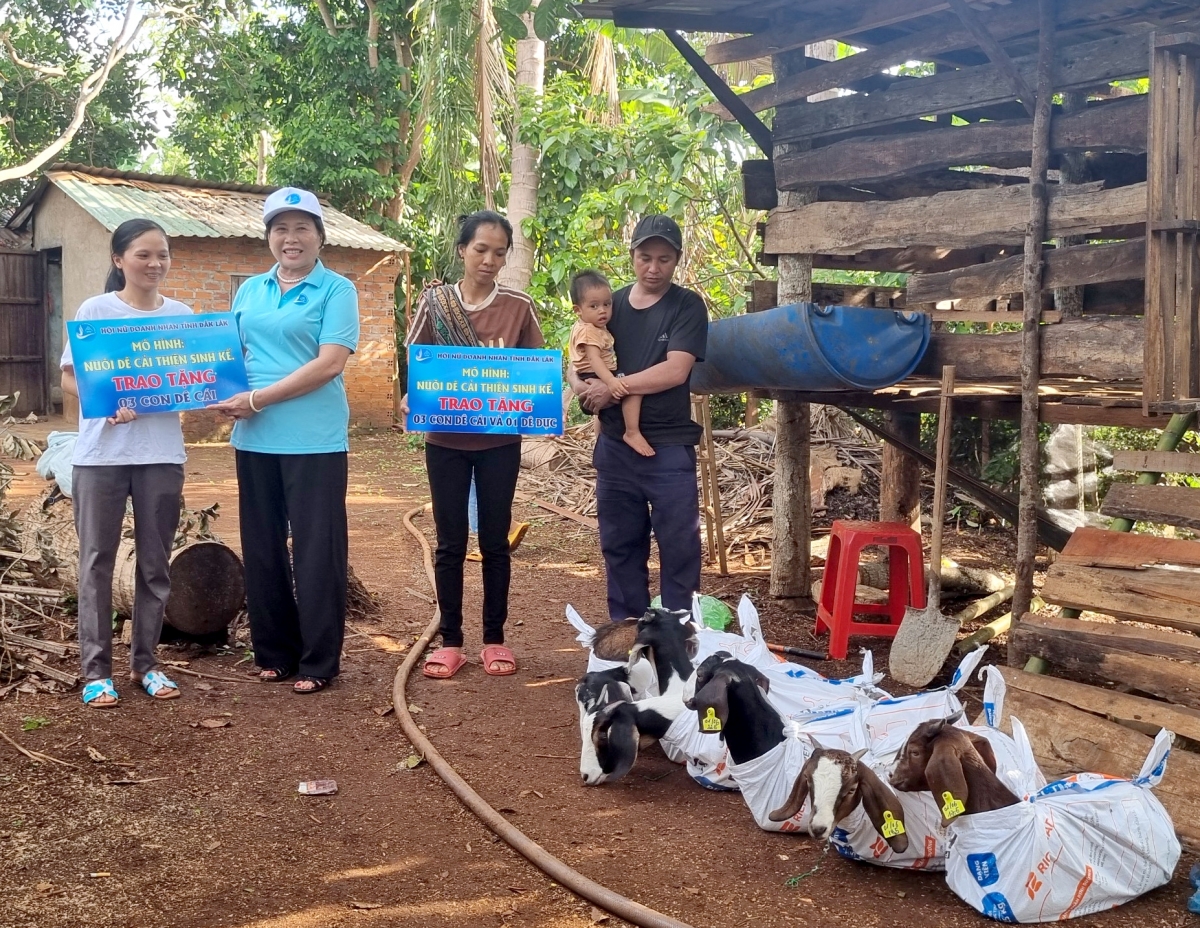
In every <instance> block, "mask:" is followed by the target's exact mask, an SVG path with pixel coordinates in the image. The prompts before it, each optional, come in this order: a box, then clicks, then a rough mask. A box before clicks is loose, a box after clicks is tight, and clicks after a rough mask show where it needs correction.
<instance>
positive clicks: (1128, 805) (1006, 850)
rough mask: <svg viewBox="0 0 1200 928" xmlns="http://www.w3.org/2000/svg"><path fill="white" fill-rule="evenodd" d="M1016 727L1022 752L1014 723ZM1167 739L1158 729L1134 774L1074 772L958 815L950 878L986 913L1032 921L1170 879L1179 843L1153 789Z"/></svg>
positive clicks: (1122, 897) (1086, 910)
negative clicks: (1016, 797) (1014, 800)
mask: <svg viewBox="0 0 1200 928" xmlns="http://www.w3.org/2000/svg"><path fill="white" fill-rule="evenodd" d="M1012 726H1013V734H1014V737H1016V739H1017V740H1018V742H1023V744H1024V747H1025V749H1028V743H1029V742H1028V738H1027V737H1026V735H1025V730H1024V728H1022V727H1021V725H1020V722H1018V721H1017V720H1016V719H1015V718H1014V719H1013V720H1012ZM1173 739H1174V735H1172V734H1171V733H1170V732H1168V731H1166V730H1165V729H1164V730H1162V731H1160V732H1159V733H1158V737H1156V738H1155V739H1154V746H1153V747H1152V748H1151V750H1150V753H1149V755H1148V756H1147V757H1146V760H1145V762H1144V763H1143V764H1142V769H1141V772H1140V773H1139V774H1138V776H1137V778H1136V779H1133V780H1123V779H1117V778H1113V777H1107V776H1103V775H1101V774H1095V773H1080V774H1076V775H1074V776H1070V777H1067V778H1066V779H1063V780H1059V781H1057V782H1055V783H1051V784H1049V785H1048V786H1046V787H1045V788H1044V789H1042V790H1041V791H1040V792H1038V793H1036V794H1035V795H1034V796H1032V797H1031V798H1030V799H1028V800H1026V801H1022V802H1020V803H1018V804H1017V805H1014V806H1008V807H1007V808H1003V809H996V810H994V811H991V812H981V813H977V814H975V815H963V816H960V817H958V818H956V819H955V820H954V821H953V822H952V823H951V826H950V827H951V831H952V833H953V841H952V843H951V848H950V854H949V856H948V859H947V866H946V883H947V884H948V885H949V886H950V889H951V890H952V891H953V892H954V894H955V895H956V896H958V897H959V898H960V899H962V900H963V901H964V902H966V903H967V904H968V905H970V906H971V907H973V908H974V909H975V910H976V911H978V912H981V913H982V914H983V915H986V916H987V917H988V918H992V919H994V920H996V921H1001V922H1014V923H1029V922H1047V921H1063V920H1065V919H1068V918H1076V917H1078V916H1080V915H1088V914H1090V913H1093V912H1101V911H1106V910H1108V909H1111V908H1113V907H1115V906H1118V905H1121V904H1122V903H1125V902H1128V901H1129V900H1131V899H1135V898H1137V897H1138V896H1140V895H1142V894H1143V893H1146V892H1148V891H1150V890H1152V889H1154V888H1155V887H1158V886H1162V885H1163V884H1165V883H1167V882H1169V881H1170V879H1171V876H1172V874H1173V873H1174V870H1175V865H1176V864H1177V863H1178V861H1179V854H1180V848H1179V841H1178V840H1177V839H1176V837H1175V828H1174V826H1173V825H1172V823H1171V818H1170V816H1169V815H1167V812H1166V810H1165V809H1164V808H1163V807H1162V803H1160V802H1159V801H1158V798H1157V797H1156V796H1155V795H1154V794H1153V793H1152V792H1151V790H1152V789H1153V787H1155V786H1156V785H1158V783H1159V782H1160V781H1161V780H1162V776H1163V772H1164V771H1165V769H1166V761H1167V756H1168V755H1169V754H1170V750H1171V742H1172V740H1173ZM1030 753H1032V752H1030Z"/></svg>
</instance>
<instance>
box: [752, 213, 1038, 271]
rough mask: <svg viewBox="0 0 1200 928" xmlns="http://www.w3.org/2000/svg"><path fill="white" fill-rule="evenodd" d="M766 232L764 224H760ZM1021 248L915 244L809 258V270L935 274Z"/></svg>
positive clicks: (1003, 256) (1010, 246) (997, 259)
mask: <svg viewBox="0 0 1200 928" xmlns="http://www.w3.org/2000/svg"><path fill="white" fill-rule="evenodd" d="M761 228H762V231H763V232H765V231H766V223H762V224H761ZM1020 251H1021V249H1020V247H1017V246H1012V245H993V246H987V247H984V248H938V247H936V246H930V245H916V246H914V247H912V248H883V249H869V250H867V251H860V252H857V253H856V254H852V255H833V254H818V255H813V267H814V268H820V269H822V270H831V271H894V272H900V273H905V274H913V273H924V274H936V273H940V272H942V271H950V270H954V269H955V268H960V267H970V266H972V265H975V264H983V263H985V262H988V261H999V260H1002V259H1004V258H1007V257H1009V256H1010V255H1012V254H1014V253H1018V254H1019V253H1020Z"/></svg>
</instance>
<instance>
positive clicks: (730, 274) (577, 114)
mask: <svg viewBox="0 0 1200 928" xmlns="http://www.w3.org/2000/svg"><path fill="white" fill-rule="evenodd" d="M622 52H623V54H622V60H621V61H620V65H621V68H622V74H621V76H622V85H623V86H625V87H627V88H629V89H626V90H623V92H622V103H621V109H622V116H623V119H622V120H621V121H620V122H619V123H617V124H616V125H609V124H607V123H606V121H605V120H604V119H603V118H602V117H601V113H602V112H603V101H601V100H599V99H597V98H595V97H593V96H591V93H590V88H589V86H588V85H587V83H586V81H585V80H584V77H583V76H582V74H581V73H580V72H579V71H578V70H574V69H566V68H563V69H561V70H559V72H558V73H556V74H553V75H551V76H550V77H549V78H548V80H547V85H546V94H545V99H544V100H543V104H542V107H541V110H540V111H539V112H537V113H536V114H535V115H533V116H532V117H531V118H528V119H526V120H525V121H524V123H523V125H522V126H521V128H520V131H521V132H522V133H523V135H524V137H525V138H527V139H528V140H529V141H531V142H533V143H534V144H536V145H537V146H538V147H539V148H540V149H541V151H542V170H541V184H540V187H539V193H538V210H537V215H536V216H535V217H533V219H531V220H529V221H528V222H527V223H526V227H525V233H526V235H528V236H529V237H530V238H531V239H532V240H533V242H534V243H535V245H536V249H537V265H536V268H535V271H534V276H533V282H532V285H531V287H530V290H531V293H532V295H533V296H534V297H535V299H537V300H538V302H539V304H540V305H541V307H542V312H543V327H544V328H545V329H546V335H547V340H548V341H549V342H551V343H555V344H557V343H560V342H562V341H564V340H565V338H566V334H567V332H568V331H569V329H570V326H571V324H572V321H573V318H572V314H571V311H570V306H569V301H568V299H567V286H568V284H569V282H570V279H571V276H572V275H573V274H574V273H576V272H577V271H579V270H582V269H584V268H589V267H591V268H597V269H599V270H601V271H602V272H604V273H606V274H608V275H609V276H610V278H611V279H612V280H613V283H614V286H615V287H619V286H621V285H623V284H624V283H628V282H629V281H630V278H631V272H630V267H629V258H628V253H627V248H628V246H627V242H628V233H629V231H630V229H631V228H632V226H633V224H634V223H635V222H636V221H637V219H638V217H640V216H641V215H643V214H645V213H649V212H662V213H667V214H669V215H671V216H673V217H674V218H675V219H676V220H677V221H679V222H680V224H681V226H683V228H684V235H685V254H684V261H683V263H682V265H681V267H680V270H679V273H678V275H677V280H678V281H679V282H680V283H682V284H684V285H686V286H690V287H693V288H694V289H696V290H698V291H699V292H701V293H702V294H703V295H704V296H705V298H706V301H707V303H708V305H709V308H710V311H711V312H712V313H713V314H714V315H721V316H723V315H728V314H730V313H734V312H738V311H740V310H741V309H742V308H744V306H745V303H746V291H745V288H746V286H747V284H748V282H749V280H750V278H751V277H752V276H754V273H755V272H754V270H753V269H752V266H751V261H750V257H749V254H750V248H751V245H752V243H753V236H754V221H755V220H756V219H757V215H758V214H756V213H750V212H747V211H746V210H744V209H743V208H742V206H741V184H740V178H739V174H738V170H737V164H738V160H739V158H740V157H741V156H743V155H744V144H745V142H744V137H743V136H742V133H741V129H740V128H738V127H737V126H735V125H732V124H728V123H724V122H723V121H720V120H718V119H717V118H716V117H713V116H711V115H710V114H707V113H705V112H703V111H702V110H701V106H702V105H703V104H704V103H705V102H707V100H708V97H707V91H705V90H704V88H703V86H702V85H701V84H700V83H699V82H698V80H697V79H696V78H694V76H692V75H691V74H690V72H685V71H684V69H683V67H682V65H680V66H679V67H677V68H676V69H675V70H671V69H665V68H662V67H661V66H658V65H655V64H654V63H653V62H652V61H651V60H650V59H649V58H647V57H645V56H644V55H642V54H641V53H640V51H638V50H637V49H631V48H626V49H622Z"/></svg>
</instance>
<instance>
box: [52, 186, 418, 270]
mask: <svg viewBox="0 0 1200 928" xmlns="http://www.w3.org/2000/svg"><path fill="white" fill-rule="evenodd" d="M147 176H148V175H144V174H143V175H135V174H128V173H121V172H117V171H105V172H104V174H103V175H101V174H99V173H91V172H85V171H81V170H75V169H72V170H54V169H51V170H50V171H47V172H46V178H47V180H49V182H50V183H52V184H54V186H56V187H58V189H59V190H61V191H62V192H63V193H65V194H66V195H67V196H69V197H70V198H71V199H72V200H74V201H75V202H76V203H78V204H79V205H80V206H82V207H83V208H84V209H85V210H87V211H88V213H89V214H90V215H91V216H93V217H94V218H95V219H96V220H97V221H98V222H99V223H100V224H101V225H103V226H104V227H105V228H106V229H108V230H109V231H110V232H111V231H112V230H113V229H115V228H116V227H117V226H119V225H120V224H121V223H122V222H124V221H125V220H126V219H134V218H138V217H148V218H150V219H153V220H155V221H156V222H158V223H160V224H161V225H162V227H163V228H164V229H166V230H167V234H168V235H170V236H173V237H175V236H178V237H185V238H191V237H195V238H254V239H262V237H263V222H262V204H263V200H264V199H266V195H267V192H268V191H267V190H265V189H264V188H253V189H247V188H241V189H221V188H219V187H215V186H214V187H203V186H198V185H197V186H190V185H189V186H183V185H181V184H175V183H170V182H169V181H168V179H167V178H163V179H161V180H158V179H155V180H148V179H146V178H147ZM193 183H196V182H194V181H193ZM228 186H232V185H228ZM322 206H323V207H324V213H325V234H326V237H327V239H328V242H329V244H330V245H336V246H339V247H342V248H365V249H368V250H371V251H408V250H409V249H408V247H407V246H405V245H403V244H401V243H400V242H398V241H396V239H394V238H391V237H389V236H387V235H384V234H383V233H382V232H378V231H376V230H375V229H372V228H371V227H370V226H368V225H365V224H364V223H361V222H359V221H358V220H357V219H351V218H350V217H349V216H347V215H346V214H345V213H343V212H340V211H338V210H336V209H334V208H333V207H331V206H328V205H326V204H322Z"/></svg>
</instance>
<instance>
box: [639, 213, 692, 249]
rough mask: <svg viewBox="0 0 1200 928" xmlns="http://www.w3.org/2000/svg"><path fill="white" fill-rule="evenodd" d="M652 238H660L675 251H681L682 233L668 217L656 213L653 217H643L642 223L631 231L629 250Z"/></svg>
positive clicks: (677, 225) (676, 224) (677, 224)
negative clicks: (631, 238)
mask: <svg viewBox="0 0 1200 928" xmlns="http://www.w3.org/2000/svg"><path fill="white" fill-rule="evenodd" d="M652 238H661V239H662V240H663V241H664V242H666V243H667V244H668V245H670V246H671V247H672V248H674V249H675V250H676V251H680V252H681V251H683V232H682V231H681V230H680V228H679V223H677V222H676V221H675V220H674V219H672V218H671V217H670V216H664V215H663V214H662V213H658V214H656V215H653V216H643V217H642V221H641V222H639V223H638V224H637V226H636V227H635V228H634V230H633V240H632V241H631V242H630V243H629V247H630V248H637V247H638V245H641V244H643V243H645V242H648V241H649V240H650V239H652Z"/></svg>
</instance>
